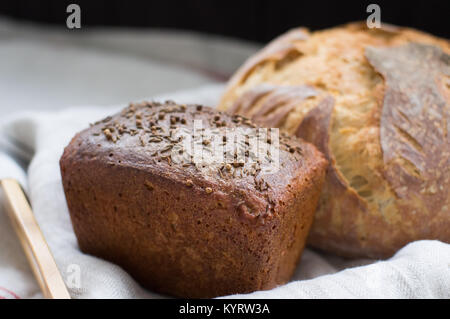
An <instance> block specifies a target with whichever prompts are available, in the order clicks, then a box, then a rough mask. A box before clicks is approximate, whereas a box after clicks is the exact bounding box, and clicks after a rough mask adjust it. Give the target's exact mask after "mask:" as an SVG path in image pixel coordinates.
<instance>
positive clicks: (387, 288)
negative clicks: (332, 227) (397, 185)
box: [0, 19, 450, 299]
mask: <svg viewBox="0 0 450 319" xmlns="http://www.w3.org/2000/svg"><path fill="white" fill-rule="evenodd" d="M256 49H257V46H255V45H252V44H249V43H242V42H236V41H231V40H229V39H223V38H216V37H211V36H204V35H195V34H191V33H184V34H179V33H176V34H175V33H173V32H172V33H171V32H159V31H158V32H156V31H149V30H146V31H139V32H136V31H132V30H118V31H108V30H100V31H98V30H88V32H78V33H75V34H74V33H66V32H64V31H61V30H54V29H52V28H50V27H48V28H43V27H36V26H32V25H22V24H16V23H14V22H11V21H6V20H4V19H0V70H1V72H0V178H3V177H8V176H9V177H14V178H17V179H18V180H19V181H20V182H21V184H22V185H23V186H24V187H25V189H26V190H27V194H28V196H29V198H30V201H31V204H32V207H33V211H34V214H35V216H36V219H37V221H38V223H39V225H40V227H41V229H42V231H43V233H44V236H45V238H46V239H47V241H48V244H49V246H50V249H51V251H52V253H53V255H54V256H55V259H56V262H57V264H58V267H59V269H60V271H61V273H62V275H63V277H64V279H65V280H66V282H67V283H68V284H70V285H72V284H73V282H72V281H71V280H70V275H71V274H73V270H74V268H73V265H78V266H79V270H80V286H79V288H71V289H70V293H71V295H72V297H74V298H135V297H136V298H152V297H161V296H159V295H157V294H155V293H152V292H151V291H148V290H145V289H143V288H141V287H140V286H139V285H138V284H137V283H136V282H135V281H134V280H133V279H132V278H131V277H130V276H129V275H128V274H127V273H126V272H125V271H123V270H122V269H121V268H120V267H118V266H116V265H114V264H112V263H109V262H106V261H103V260H100V259H98V258H95V257H93V256H88V255H85V254H83V253H81V252H80V251H79V249H78V246H77V242H76V238H75V236H74V233H73V230H72V226H71V223H70V219H69V215H68V211H67V207H66V203H65V198H64V193H63V190H62V185H61V177H60V173H59V164H58V161H59V157H60V156H61V154H62V151H63V147H64V146H66V145H67V143H68V142H69V140H70V138H71V137H72V136H73V135H74V134H75V132H77V131H79V130H81V129H83V128H85V127H87V126H88V123H89V122H93V121H95V120H96V119H100V118H102V117H104V116H106V115H109V114H112V113H114V112H115V111H117V110H118V109H119V108H121V107H123V106H125V103H127V102H129V101H138V100H142V99H143V98H145V97H147V96H155V95H156V94H160V93H162V92H171V91H174V90H185V89H189V90H187V91H184V92H181V93H180V92H179V93H173V94H166V95H165V96H159V97H156V98H157V99H165V98H171V99H174V100H176V101H179V102H196V103H204V104H208V105H211V106H213V105H215V104H216V103H217V99H218V97H219V95H220V92H221V90H222V89H223V86H221V85H213V86H206V87H202V88H200V89H192V90H191V89H190V88H194V87H198V86H201V85H205V84H208V83H214V82H215V80H214V79H217V78H219V77H217V76H216V75H217V74H219V75H224V76H226V75H229V74H230V73H231V72H233V70H234V69H235V68H236V67H238V66H239V65H240V64H241V63H242V62H243V60H244V59H245V58H246V57H247V56H248V55H250V54H251V53H252V52H254V51H255V50H256ZM201 70H203V71H204V70H206V71H208V73H207V74H205V73H204V72H199V71H201ZM211 74H213V75H214V76H213V77H211V76H210V75H211ZM112 103H118V104H121V105H117V106H115V107H114V106H109V107H103V108H102V107H99V106H101V105H111V104H112ZM89 104H91V105H95V107H89ZM77 105H85V106H84V107H75V106H77ZM67 107H71V108H69V109H67ZM62 108H64V110H61V109H62ZM24 110H28V111H26V112H24ZM43 110H48V111H47V112H44V111H43ZM55 110H60V111H55ZM5 151H8V152H7V153H6V152H5ZM10 153H12V154H14V155H16V156H12V155H11V154H10ZM27 156H29V157H30V158H31V159H32V161H31V164H30V166H29V167H28V168H27V169H26V170H25V169H24V168H22V167H21V166H20V165H19V161H18V160H17V157H19V158H24V157H27ZM0 194H1V192H0ZM1 200H2V199H1V197H0V202H1ZM15 297H20V298H42V294H41V293H40V291H39V288H38V285H37V283H36V281H35V279H34V278H33V275H32V273H31V270H30V268H29V266H28V263H27V260H26V258H25V256H24V254H23V252H22V249H21V247H20V244H19V241H18V239H17V237H16V235H15V233H14V231H13V230H12V227H11V226H10V223H9V220H8V217H7V216H6V213H5V211H4V210H3V208H2V207H1V205H0V299H1V298H15ZM232 297H236V296H232ZM238 297H242V298H266V297H267V298H372V297H373V298H450V245H448V244H444V243H441V242H438V241H420V242H415V243H411V244H410V245H408V246H406V247H405V248H403V249H402V250H400V251H399V252H398V253H397V254H396V255H395V256H394V257H392V258H391V259H390V260H387V261H382V262H375V261H373V260H345V259H341V258H338V257H335V256H331V255H325V254H323V253H319V252H316V251H313V250H309V249H307V250H305V252H304V253H303V257H302V260H301V263H300V264H299V266H298V268H297V271H296V273H295V275H294V277H293V278H292V281H291V283H289V284H287V285H284V286H282V287H279V288H276V289H273V290H271V291H264V292H255V293H253V294H248V295H240V296H238Z"/></svg>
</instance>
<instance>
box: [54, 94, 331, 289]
mask: <svg viewBox="0 0 450 319" xmlns="http://www.w3.org/2000/svg"><path fill="white" fill-rule="evenodd" d="M194 119H197V120H201V121H202V123H203V127H205V128H213V129H218V132H217V134H218V136H219V139H222V138H223V137H224V134H225V133H224V132H225V129H228V128H235V127H241V128H253V127H254V125H253V124H252V122H250V121H249V120H247V119H245V118H242V117H240V116H234V117H231V116H229V115H226V114H222V113H221V112H218V111H216V110H213V109H211V108H207V107H201V106H195V105H187V106H185V105H176V104H174V103H172V102H167V103H165V104H160V103H140V104H132V105H130V107H128V108H127V109H125V110H124V111H123V112H121V113H119V114H116V115H114V116H112V117H109V118H106V119H105V120H103V121H100V122H97V123H96V124H94V125H93V126H92V127H90V128H89V129H86V130H84V131H82V132H80V133H79V134H77V135H76V136H75V137H74V138H73V139H72V141H71V142H70V144H69V145H68V146H67V147H66V149H65V151H64V154H63V156H62V157H61V160H60V165H61V174H62V179H63V185H64V191H65V194H66V199H67V204H68V207H69V211H70V215H71V219H72V223H73V227H74V230H75V234H76V236H77V238H78V243H79V246H80V248H81V250H82V251H84V252H86V253H90V254H93V255H96V256H99V257H102V258H105V259H107V260H111V261H113V262H115V263H117V264H119V265H120V266H122V267H123V268H124V269H126V270H127V271H129V272H130V273H131V274H132V275H133V276H134V277H135V278H136V279H137V280H138V281H139V282H140V283H142V284H143V285H144V286H145V287H149V288H151V289H153V290H155V291H158V292H162V293H167V294H171V295H174V296H179V297H200V298H202V297H214V296H220V295H227V294H235V293H246V292H251V291H255V290H261V289H269V288H273V287H275V286H277V285H279V284H282V283H285V282H286V281H288V280H289V278H290V277H291V275H292V273H293V271H294V269H295V266H296V264H297V261H298V259H299V257H300V254H301V252H302V250H303V247H304V245H305V241H306V236H307V234H308V231H309V229H310V225H311V224H312V220H313V214H314V210H315V208H316V205H317V202H318V199H319V196H320V191H321V186H322V183H323V180H324V177H325V169H326V166H327V163H326V160H325V159H324V157H323V155H322V154H321V153H320V152H318V151H317V150H316V149H315V147H314V146H312V145H311V144H308V143H305V142H303V141H301V140H299V139H291V138H287V137H285V136H282V137H281V139H280V146H279V152H280V154H279V155H280V170H279V171H278V172H276V173H274V174H266V173H264V172H263V171H260V170H259V168H258V167H257V166H256V167H255V166H254V163H253V164H251V163H247V162H246V163H244V164H239V163H232V165H226V164H224V163H212V164H211V165H206V166H203V165H197V164H194V163H189V162H188V163H183V164H181V163H179V162H177V161H175V159H174V158H173V157H172V155H171V154H173V153H171V152H170V150H169V148H170V149H176V148H177V147H178V146H179V144H180V141H179V140H177V139H174V135H173V134H174V132H175V131H176V130H180V129H191V128H192V126H193V121H194ZM204 141H205V140H203V142H202V143H201V148H202V150H203V151H204V150H205V149H206V148H207V147H208V143H205V142H204ZM269 142H270V141H269ZM177 153H178V152H177Z"/></svg>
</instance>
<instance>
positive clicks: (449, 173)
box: [219, 23, 450, 258]
mask: <svg viewBox="0 0 450 319" xmlns="http://www.w3.org/2000/svg"><path fill="white" fill-rule="evenodd" d="M449 53H450V44H449V41H448V40H446V39H440V38H437V37H433V36H431V35H428V34H426V33H423V32H420V31H417V30H412V29H408V28H401V27H396V26H389V25H384V27H383V28H382V29H367V27H366V26H365V24H364V23H352V24H348V25H345V26H340V27H336V28H333V29H329V30H324V31H318V32H314V33H309V32H308V31H307V30H306V29H295V30H292V31H290V32H288V33H287V34H286V35H283V36H281V37H279V38H277V39H275V40H274V41H273V42H272V43H270V44H269V45H268V46H267V47H266V48H265V49H263V50H262V51H261V52H260V53H258V54H257V55H256V56H255V57H253V58H250V59H249V60H248V61H247V62H246V63H245V64H244V65H243V66H242V67H241V69H240V70H238V71H237V72H236V74H235V75H234V76H233V77H232V79H231V80H230V82H229V84H228V88H227V90H226V92H225V94H224V95H223V97H222V100H221V103H220V106H219V108H220V109H222V110H228V111H229V112H231V113H238V114H242V115H245V116H248V117H250V118H252V119H254V120H255V121H257V122H258V123H259V124H261V125H266V126H273V127H280V128H282V129H284V130H285V131H287V132H289V133H290V134H292V135H297V136H300V137H303V138H304V139H305V140H307V141H309V142H312V143H313V144H315V145H316V146H317V147H318V148H319V149H320V150H321V151H322V152H324V154H325V155H326V157H327V159H328V161H329V163H330V166H329V168H328V174H327V178H326V182H325V185H324V191H323V194H322V198H321V200H320V204H319V208H318V211H317V213H316V217H315V222H314V225H313V228H312V230H311V233H310V237H309V243H310V244H311V245H312V246H314V247H317V248H321V249H324V250H327V251H330V252H333V253H336V254H340V255H343V256H349V257H358V256H362V257H374V258H380V257H381V258H384V257H388V256H391V255H392V254H393V253H394V252H395V251H397V250H398V249H399V248H401V247H402V246H403V245H405V244H407V243H408V242H411V241H414V240H419V239H439V240H442V241H445V242H450V187H449V186H450V137H449V133H448V131H449V125H450V124H449V123H450V121H449V120H450V86H449V83H450V78H449V77H450V56H449ZM306 93H307V94H306ZM299 96H301V98H299ZM264 110H265V111H264Z"/></svg>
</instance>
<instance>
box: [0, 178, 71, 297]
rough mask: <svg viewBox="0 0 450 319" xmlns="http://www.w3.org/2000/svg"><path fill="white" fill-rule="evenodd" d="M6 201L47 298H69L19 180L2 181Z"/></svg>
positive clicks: (0, 182) (32, 267)
mask: <svg viewBox="0 0 450 319" xmlns="http://www.w3.org/2000/svg"><path fill="white" fill-rule="evenodd" d="M0 185H1V188H2V189H3V194H4V205H5V208H6V211H7V212H8V215H9V217H10V219H11V222H12V225H13V227H14V230H15V231H16V233H17V235H18V237H19V239H20V242H21V244H22V247H23V249H24V251H25V254H26V256H27V258H28V261H29V263H30V266H31V269H32V270H33V273H34V276H35V277H36V279H37V281H38V283H39V286H40V287H41V290H42V293H43V294H44V297H45V298H52V299H70V295H69V292H68V291H67V288H66V285H65V284H64V281H63V279H62V277H61V274H60V272H59V270H58V267H57V266H56V263H55V260H54V259H53V256H52V254H51V252H50V250H49V248H48V246H47V242H46V241H45V239H44V236H43V235H42V232H41V230H40V228H39V225H38V224H37V222H36V219H35V218H34V216H33V212H32V211H31V207H30V205H29V203H28V200H27V198H26V197H25V194H24V192H23V190H22V188H21V187H20V185H19V183H18V182H17V181H16V180H14V179H2V180H1V181H0Z"/></svg>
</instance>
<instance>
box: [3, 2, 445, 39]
mask: <svg viewBox="0 0 450 319" xmlns="http://www.w3.org/2000/svg"><path fill="white" fill-rule="evenodd" d="M70 3H77V4H79V5H80V7H81V24H82V30H83V29H86V28H87V29H88V27H89V26H120V27H123V26H128V27H158V28H170V29H188V30H195V31H202V32H207V33H213V34H221V35H226V36H232V37H237V38H242V39H247V40H253V41H258V42H267V41H268V40H270V39H272V38H274V37H275V36H276V35H279V34H281V33H283V32H284V31H286V30H287V29H290V28H292V27H296V26H307V27H308V28H310V29H312V30H315V29H321V28H326V27H331V26H334V25H337V24H342V23H346V22H350V21H356V20H366V18H367V16H368V15H369V13H366V7H367V5H368V4H370V3H376V4H379V5H380V7H381V20H382V21H383V22H388V23H392V24H398V25H404V26H410V27H414V28H418V29H422V30H424V31H428V32H430V33H433V34H435V35H439V36H443V37H446V38H449V37H450V34H449V32H450V30H449V29H450V28H449V26H450V23H449V20H450V17H449V12H450V1H449V0H426V1H399V0H391V1H377V0H372V1H322V0H307V1H304V0H297V1H295V0H294V1H284V0H274V1H270V0H259V1H258V0H247V1H245V0H241V1H235V0H228V1H214V0H192V1H180V0H177V1H175V0H159V1H151V0H148V1H117V0H116V1H106V0H99V1H94V0H90V1H89V0H71V1H65V0H47V1H36V0H34V1H33V0H11V1H9V0H0V14H2V15H5V16H9V17H12V18H14V19H17V20H31V21H35V22H39V23H47V24H54V25H58V26H60V27H61V28H65V27H66V24H65V22H66V18H67V16H68V13H66V7H67V5H68V4H70Z"/></svg>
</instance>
